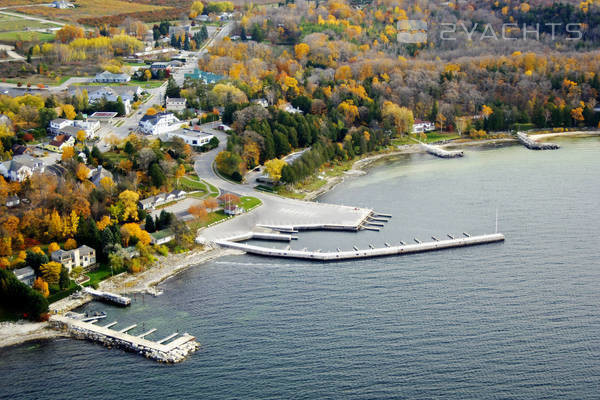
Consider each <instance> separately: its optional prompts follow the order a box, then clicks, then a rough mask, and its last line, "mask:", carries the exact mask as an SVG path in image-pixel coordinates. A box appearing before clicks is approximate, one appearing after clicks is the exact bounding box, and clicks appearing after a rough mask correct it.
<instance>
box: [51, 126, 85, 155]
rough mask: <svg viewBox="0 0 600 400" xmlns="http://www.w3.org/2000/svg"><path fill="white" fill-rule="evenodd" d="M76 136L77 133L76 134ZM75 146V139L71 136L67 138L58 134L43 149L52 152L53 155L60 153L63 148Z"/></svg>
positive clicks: (65, 135)
mask: <svg viewBox="0 0 600 400" xmlns="http://www.w3.org/2000/svg"><path fill="white" fill-rule="evenodd" d="M67 128H72V127H67ZM67 128H65V129H67ZM76 134H77V133H76ZM74 145H75V138H74V137H73V136H69V135H67V134H60V135H57V136H55V137H54V139H53V140H51V141H50V143H48V144H47V145H46V146H44V148H45V149H47V150H50V151H53V152H55V153H62V152H63V150H64V149H65V147H73V146H74Z"/></svg>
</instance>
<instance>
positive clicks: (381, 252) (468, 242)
mask: <svg viewBox="0 0 600 400" xmlns="http://www.w3.org/2000/svg"><path fill="white" fill-rule="evenodd" d="M501 241H504V235H503V234H501V233H493V234H487V235H478V236H466V237H462V238H454V239H445V240H434V241H432V242H420V241H419V242H417V243H416V244H402V245H400V246H386V247H382V248H369V249H364V250H358V249H357V248H355V249H354V250H350V251H335V252H321V251H305V250H289V249H274V248H269V247H262V246H254V245H249V244H245V243H236V242H234V241H231V240H217V241H216V242H215V243H216V244H218V245H219V246H222V247H228V248H232V249H236V250H241V251H244V252H246V253H251V254H257V255H261V256H270V257H284V258H300V259H304V260H315V261H341V260H352V259H360V258H371V257H383V256H393V255H402V254H411V253H420V252H425V251H434V250H442V249H449V248H453V247H465V246H474V245H479V244H486V243H494V242H501Z"/></svg>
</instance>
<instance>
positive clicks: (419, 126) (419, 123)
mask: <svg viewBox="0 0 600 400" xmlns="http://www.w3.org/2000/svg"><path fill="white" fill-rule="evenodd" d="M434 130H435V124H434V123H433V122H429V121H423V120H420V119H415V122H414V123H413V126H412V133H423V132H431V131H434Z"/></svg>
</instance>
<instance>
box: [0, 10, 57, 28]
mask: <svg viewBox="0 0 600 400" xmlns="http://www.w3.org/2000/svg"><path fill="white" fill-rule="evenodd" d="M58 26H60V25H58V24H49V23H46V22H40V21H34V20H30V19H25V18H21V17H16V16H12V15H6V14H0V32H14V31H22V30H24V29H25V28H29V29H43V28H54V27H58Z"/></svg>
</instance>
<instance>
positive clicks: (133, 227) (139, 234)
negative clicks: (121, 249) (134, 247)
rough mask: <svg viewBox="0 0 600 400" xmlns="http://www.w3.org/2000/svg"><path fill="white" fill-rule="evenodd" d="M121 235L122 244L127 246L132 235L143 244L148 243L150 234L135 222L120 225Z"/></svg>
mask: <svg viewBox="0 0 600 400" xmlns="http://www.w3.org/2000/svg"><path fill="white" fill-rule="evenodd" d="M121 237H122V239H123V246H125V247H127V246H129V242H130V240H131V238H132V237H135V238H137V239H138V241H139V242H140V243H141V244H143V245H144V246H147V245H149V244H150V239H151V238H150V234H149V233H148V232H146V231H145V230H143V229H142V228H140V225H139V224H136V223H135V222H130V223H128V224H124V225H123V226H122V227H121Z"/></svg>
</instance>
